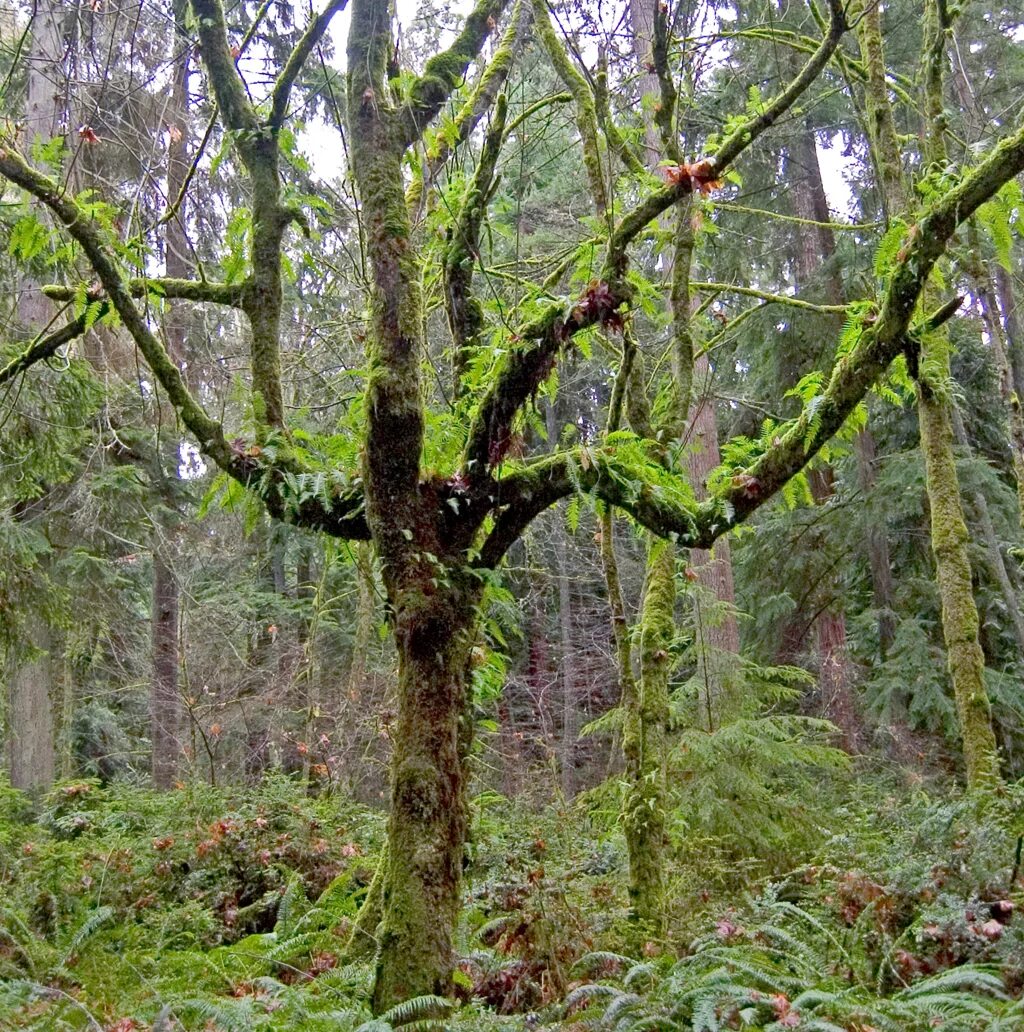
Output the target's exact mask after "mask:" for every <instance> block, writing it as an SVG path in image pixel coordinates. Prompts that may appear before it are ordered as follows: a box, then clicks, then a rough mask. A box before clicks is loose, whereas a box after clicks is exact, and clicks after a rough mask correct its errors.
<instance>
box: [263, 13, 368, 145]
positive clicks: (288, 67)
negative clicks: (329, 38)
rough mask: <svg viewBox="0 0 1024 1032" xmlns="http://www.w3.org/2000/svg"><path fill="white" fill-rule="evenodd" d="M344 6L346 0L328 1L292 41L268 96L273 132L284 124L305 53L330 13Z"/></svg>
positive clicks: (322, 32)
mask: <svg viewBox="0 0 1024 1032" xmlns="http://www.w3.org/2000/svg"><path fill="white" fill-rule="evenodd" d="M347 5H348V0H331V2H330V3H329V4H328V5H327V7H326V8H325V9H324V11H323V12H322V13H321V14H318V15H317V16H316V17H315V18H314V19H313V20H312V21H311V22H310V23H309V25H308V26H307V27H306V31H305V32H304V33H303V34H302V36H301V37H300V39H299V42H298V43H296V44H295V49H294V50H292V52H291V53H290V54H289V55H288V60H287V61H286V62H285V65H284V68H282V69H281V73H280V74H279V75H278V77H277V81H276V82H275V83H274V91H273V93H272V94H271V98H270V117H269V119H268V120H267V124H268V125H269V126H270V128H271V129H273V130H274V131H275V132H276V131H277V130H278V129H280V128H281V126H283V125H284V120H285V117H286V116H287V114H288V99H289V97H290V96H291V92H292V87H293V86H294V85H295V80H296V79H297V78H298V77H299V75H300V74H301V73H302V69H303V68H304V67H305V65H306V61H307V60H308V59H309V55H310V54H311V53H312V52H313V49H314V48H315V47H316V46H317V44H318V43H319V42H320V41H321V40H322V39H323V38H324V36H325V34H326V33H327V30H328V29H329V28H330V25H331V20H332V19H333V18H334V16H335V15H336V14H338V13H339V12H341V11H343V10H344V9H345V7H346V6H347Z"/></svg>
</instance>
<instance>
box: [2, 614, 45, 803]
mask: <svg viewBox="0 0 1024 1032" xmlns="http://www.w3.org/2000/svg"><path fill="white" fill-rule="evenodd" d="M26 638H27V644H28V645H29V646H30V647H31V648H32V649H34V650H36V651H37V653H38V654H37V655H36V656H34V657H33V658H30V659H25V660H22V661H21V662H17V663H12V664H10V666H9V671H8V676H7V685H8V704H7V714H8V717H7V764H8V769H9V770H10V773H11V784H12V785H13V786H14V787H15V788H20V789H22V790H23V791H25V792H28V793H30V794H32V795H38V794H39V793H41V792H45V791H46V789H48V788H49V787H50V785H51V784H52V783H53V775H54V765H55V757H54V748H53V704H52V700H51V698H50V688H51V685H52V683H53V670H52V665H51V662H50V628H49V627H48V626H47V624H46V622H45V620H43V619H42V617H39V616H36V615H32V616H29V617H28V618H27V619H26Z"/></svg>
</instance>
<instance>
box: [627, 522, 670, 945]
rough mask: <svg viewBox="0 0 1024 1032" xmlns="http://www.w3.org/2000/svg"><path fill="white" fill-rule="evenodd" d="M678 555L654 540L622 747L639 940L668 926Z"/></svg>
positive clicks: (632, 896)
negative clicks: (669, 753) (668, 785)
mask: <svg viewBox="0 0 1024 1032" xmlns="http://www.w3.org/2000/svg"><path fill="white" fill-rule="evenodd" d="M675 566H676V550H675V547H674V546H673V545H672V543H671V542H669V541H665V540H663V539H661V538H655V539H651V540H650V541H649V542H648V548H647V580H646V583H645V584H644V600H643V610H642V612H641V616H640V629H639V643H640V670H641V674H640V682H639V685H638V686H637V687H638V691H637V700H636V702H637V704H636V706H634V707H633V708H632V709H631V710H627V712H626V715H625V727H624V729H623V742H622V748H623V752H624V754H625V757H626V780H627V784H628V786H629V788H628V795H627V798H626V806H625V812H624V814H623V818H624V819H623V825H624V830H625V835H626V846H627V850H628V852H629V861H630V863H629V870H630V884H629V898H630V903H631V905H632V911H633V916H634V918H635V919H636V921H637V923H638V925H639V931H640V934H641V936H643V937H647V936H650V935H654V936H658V935H660V934H661V932H662V931H663V924H664V894H665V885H664V854H665V809H666V800H665V769H664V765H665V748H666V735H667V731H668V679H669V674H670V672H671V656H670V654H669V652H668V649H667V645H668V643H669V642H670V641H671V640H672V636H673V634H674V632H675V598H676V581H675Z"/></svg>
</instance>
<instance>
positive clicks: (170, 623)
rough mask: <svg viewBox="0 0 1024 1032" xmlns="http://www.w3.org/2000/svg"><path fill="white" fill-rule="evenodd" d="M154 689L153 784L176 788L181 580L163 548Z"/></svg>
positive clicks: (157, 563)
mask: <svg viewBox="0 0 1024 1032" xmlns="http://www.w3.org/2000/svg"><path fill="white" fill-rule="evenodd" d="M152 619H153V624H152V648H153V689H152V695H151V696H150V728H151V730H150V734H151V736H152V742H153V787H154V788H162V789H167V788H172V787H173V786H174V782H175V780H176V779H177V775H178V757H179V755H180V754H181V743H180V741H179V735H180V731H181V717H180V708H181V701H180V699H179V697H178V582H177V580H176V579H175V576H174V570H173V569H172V568H171V566H170V564H169V563H168V562H167V558H166V556H165V554H164V550H163V549H162V548H159V547H158V548H156V549H155V550H154V552H153V616H152Z"/></svg>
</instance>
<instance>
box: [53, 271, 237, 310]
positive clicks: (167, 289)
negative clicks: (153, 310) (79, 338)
mask: <svg viewBox="0 0 1024 1032" xmlns="http://www.w3.org/2000/svg"><path fill="white" fill-rule="evenodd" d="M127 287H128V292H129V293H130V294H131V296H132V297H135V298H140V297H166V298H170V299H171V300H174V301H196V302H199V303H208V304H213V305H226V306H227V307H229V308H242V307H243V306H244V301H245V291H246V284H244V283H216V282H210V281H209V280H189V279H174V278H171V277H164V276H157V277H153V278H149V279H142V278H139V277H133V278H132V279H130V280H128V281H127ZM43 293H44V294H45V295H46V296H47V297H48V298H50V300H52V301H73V300H74V299H75V298H76V297H78V295H79V291H78V290H77V289H76V288H75V287H68V286H64V285H63V284H59V283H50V284H47V285H46V286H45V287H43ZM86 296H87V297H88V298H89V300H91V301H95V300H98V299H99V298H101V297H103V291H102V290H95V289H91V290H89V291H88V293H87V295H86Z"/></svg>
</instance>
